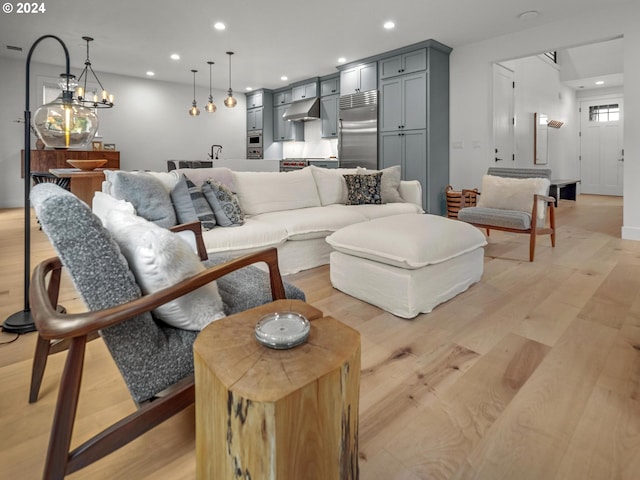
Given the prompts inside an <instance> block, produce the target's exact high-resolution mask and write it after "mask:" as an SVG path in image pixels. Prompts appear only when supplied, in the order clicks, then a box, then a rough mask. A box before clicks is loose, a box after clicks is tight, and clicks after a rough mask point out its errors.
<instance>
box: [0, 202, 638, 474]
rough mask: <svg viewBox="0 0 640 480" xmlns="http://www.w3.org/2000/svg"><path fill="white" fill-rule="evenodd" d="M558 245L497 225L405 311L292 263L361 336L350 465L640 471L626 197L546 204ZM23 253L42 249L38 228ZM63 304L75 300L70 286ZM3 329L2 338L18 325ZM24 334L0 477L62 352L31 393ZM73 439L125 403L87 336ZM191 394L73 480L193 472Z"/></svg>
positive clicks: (12, 231) (30, 452)
mask: <svg viewBox="0 0 640 480" xmlns="http://www.w3.org/2000/svg"><path fill="white" fill-rule="evenodd" d="M557 214H558V215H557V216H558V225H559V231H558V239H557V247H556V248H555V249H551V247H550V243H549V238H548V236H547V237H540V238H539V239H538V248H537V252H536V261H535V262H534V263H529V262H527V261H526V259H527V258H528V253H527V252H528V243H527V242H528V237H527V236H525V235H515V234H508V233H502V232H492V233H491V237H490V240H489V246H488V247H487V248H486V256H485V258H486V260H485V272H484V275H483V277H482V280H481V281H480V283H478V284H476V285H474V286H473V287H471V289H469V290H468V291H467V292H465V293H463V294H461V295H459V296H458V297H456V298H454V299H453V300H451V301H449V302H447V303H446V304H444V305H440V306H439V307H437V308H436V309H435V310H434V311H433V312H432V313H430V314H428V315H420V316H419V317H417V318H415V319H414V320H404V319H400V318H397V317H394V316H393V315H391V314H388V313H385V312H383V311H381V310H380V309H378V308H375V307H373V306H371V305H367V304H365V303H363V302H360V301H358V300H356V299H354V298H351V297H349V296H347V295H344V294H342V293H340V292H338V291H336V290H334V289H333V288H332V287H331V284H330V282H329V269H328V267H321V268H317V269H314V270H310V271H306V272H302V273H299V274H296V275H293V276H290V277H289V280H290V281H293V282H294V283H295V284H297V285H298V286H300V287H301V288H303V289H304V290H305V292H306V293H307V296H308V301H309V302H310V303H312V304H313V305H315V306H316V307H318V308H320V309H321V310H323V311H324V312H325V314H327V315H333V316H334V317H336V318H337V319H339V320H342V321H343V322H345V323H347V324H349V325H351V326H352V327H354V328H356V329H357V330H359V331H360V333H361V335H362V367H363V371H362V378H361V393H360V404H361V407H360V409H361V410H360V411H361V413H360V478H361V479H363V480H369V479H382V480H384V479H405V480H409V479H440V478H443V479H444V478H456V479H466V478H480V479H499V478H500V479H518V480H520V479H545V480H547V479H563V480H564V479H580V480H583V479H609V478H611V479H637V478H640V242H632V241H623V240H621V239H620V229H621V225H622V201H621V199H619V198H613V197H597V196H585V195H583V196H580V197H579V199H578V202H570V201H563V202H561V204H560V207H559V209H558V211H557ZM21 215H22V211H21V210H5V211H0V228H1V232H2V239H1V241H0V248H1V249H2V250H0V265H2V270H3V272H2V278H1V279H0V318H1V319H4V318H6V316H7V315H9V314H11V313H13V312H15V311H18V310H20V309H21V308H22V276H21V271H22V236H21V235H22V232H21V222H22V220H21ZM32 252H33V259H34V260H33V261H34V263H35V262H36V261H37V260H38V259H41V258H44V257H47V256H50V254H51V253H52V252H51V249H50V247H49V246H48V244H47V241H46V239H45V238H44V235H43V234H42V233H41V232H39V231H38V230H37V226H34V233H33V248H32ZM62 303H63V304H65V306H67V307H68V308H70V309H71V310H73V309H76V308H79V302H78V300H77V298H76V297H75V294H74V292H73V289H72V288H66V289H65V291H64V295H63V299H62ZM13 338H14V336H13V335H8V334H5V333H2V334H0V342H7V341H9V340H11V339H13ZM33 345H34V334H28V335H23V336H21V337H20V338H18V340H17V341H15V342H13V343H11V344H6V345H1V346H0V388H1V394H0V478H3V479H4V478H7V479H31V478H39V477H40V475H41V472H42V464H43V458H44V453H45V449H46V445H47V442H48V432H49V428H50V425H51V420H52V409H53V404H54V402H55V397H56V393H57V382H58V380H59V374H60V371H61V366H62V361H63V359H64V354H58V355H56V356H54V357H53V358H51V360H50V363H49V366H48V367H47V371H46V373H45V378H44V383H43V388H42V390H41V395H40V400H39V401H38V402H37V403H36V404H33V405H29V404H28V403H27V390H28V382H29V375H30V361H31V357H32V352H33ZM86 364H87V368H86V370H85V375H84V380H83V386H82V393H81V399H80V405H79V410H78V417H79V420H78V422H77V423H76V430H75V432H74V438H75V439H76V440H78V441H79V440H82V439H85V438H86V437H87V436H89V435H90V434H91V433H92V432H96V431H98V430H99V429H100V428H101V427H102V426H104V425H105V424H106V423H107V422H109V421H111V420H113V419H115V418H118V417H120V416H122V415H123V414H126V413H129V412H131V411H133V410H134V406H133V403H132V401H131V400H130V397H129V395H128V393H127V390H126V388H125V386H124V383H123V381H122V379H121V377H120V376H119V374H118V372H117V369H116V367H115V366H114V365H113V363H112V361H111V359H110V357H109V355H108V353H107V352H106V349H105V347H104V345H103V344H102V342H101V341H100V340H97V341H94V342H91V343H90V345H89V347H88V355H87V362H86ZM193 423H194V420H193V408H190V409H188V410H186V411H185V412H183V413H182V414H180V415H178V416H176V417H174V418H173V419H171V420H170V421H168V422H166V423H165V424H163V425H161V426H160V427H158V428H156V429H155V430H153V431H151V432H149V433H147V434H146V435H144V436H143V437H141V438H139V439H138V440H136V441H135V442H133V443H131V444H129V445H128V446H126V447H125V448H123V449H121V450H119V451H118V452H116V453H114V454H112V455H111V456H109V457H107V458H105V459H103V460H101V461H99V462H97V463H95V464H94V465H92V466H90V467H88V468H86V469H84V470H82V471H80V472H77V473H76V474H74V475H72V476H70V477H69V478H77V479H81V478H82V479H113V478H130V479H151V478H153V479H154V480H157V479H171V480H175V479H192V478H194V477H195V442H194V425H193Z"/></svg>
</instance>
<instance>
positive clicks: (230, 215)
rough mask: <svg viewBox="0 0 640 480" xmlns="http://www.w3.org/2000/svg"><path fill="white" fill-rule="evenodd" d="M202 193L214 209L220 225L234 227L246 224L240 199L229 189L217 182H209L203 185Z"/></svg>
mask: <svg viewBox="0 0 640 480" xmlns="http://www.w3.org/2000/svg"><path fill="white" fill-rule="evenodd" d="M202 193H204V196H205V198H206V199H207V202H209V205H211V208H213V213H214V215H215V216H216V223H217V224H218V225H220V226H221V227H232V226H238V225H242V224H243V223H244V212H243V211H242V208H240V202H239V201H238V197H237V196H236V195H235V194H234V193H233V192H232V191H231V190H230V189H229V187H227V186H226V185H224V184H222V183H218V182H216V181H215V180H207V181H206V182H205V183H203V184H202Z"/></svg>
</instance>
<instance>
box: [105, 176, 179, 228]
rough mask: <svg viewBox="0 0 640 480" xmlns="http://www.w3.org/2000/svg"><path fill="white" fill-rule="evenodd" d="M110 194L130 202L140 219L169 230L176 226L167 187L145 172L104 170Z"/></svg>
mask: <svg viewBox="0 0 640 480" xmlns="http://www.w3.org/2000/svg"><path fill="white" fill-rule="evenodd" d="M104 174H105V178H106V179H107V182H108V183H109V185H110V192H109V193H110V194H111V195H112V196H113V197H115V198H116V199H118V200H126V201H127V202H130V203H131V204H132V205H133V207H134V208H135V209H136V213H137V214H138V215H140V216H141V217H143V218H145V219H147V220H149V221H151V222H154V223H157V224H158V225H160V226H161V227H165V228H169V227H172V226H174V225H175V224H176V214H175V211H174V209H173V203H172V202H171V196H170V194H169V190H168V189H167V187H166V186H165V185H164V184H163V183H162V182H161V181H160V180H159V179H158V178H156V177H155V176H153V175H151V174H149V173H147V172H125V171H122V170H105V171H104Z"/></svg>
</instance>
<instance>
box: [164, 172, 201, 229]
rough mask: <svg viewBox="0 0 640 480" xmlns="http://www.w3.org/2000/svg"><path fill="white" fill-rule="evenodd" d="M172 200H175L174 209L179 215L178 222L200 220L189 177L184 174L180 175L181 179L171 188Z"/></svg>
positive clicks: (177, 215)
mask: <svg viewBox="0 0 640 480" xmlns="http://www.w3.org/2000/svg"><path fill="white" fill-rule="evenodd" d="M171 200H172V201H173V209H174V210H175V211H176V217H178V223H189V222H196V221H198V214H197V213H196V209H195V207H194V206H193V202H192V201H191V195H190V194H189V187H188V186H187V177H185V176H184V175H181V176H180V180H178V183H176V185H175V186H174V187H173V190H171Z"/></svg>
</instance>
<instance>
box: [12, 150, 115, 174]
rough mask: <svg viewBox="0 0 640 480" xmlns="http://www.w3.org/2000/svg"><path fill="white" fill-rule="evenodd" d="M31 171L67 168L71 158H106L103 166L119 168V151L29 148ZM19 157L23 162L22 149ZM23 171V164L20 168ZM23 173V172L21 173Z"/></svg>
mask: <svg viewBox="0 0 640 480" xmlns="http://www.w3.org/2000/svg"><path fill="white" fill-rule="evenodd" d="M29 158H30V160H29V161H30V163H31V171H32V172H48V171H49V170H51V169H52V168H69V167H71V165H69V164H68V163H67V159H72V160H98V159H101V158H104V159H106V160H107V163H106V165H104V168H112V169H118V168H120V152H118V151H116V150H72V149H69V150H31V155H30V157H29ZM20 159H21V161H22V162H24V150H23V151H22V152H21V156H20ZM20 171H21V172H24V164H23V165H22V168H21V169H20ZM22 175H24V173H23V174H22Z"/></svg>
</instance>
